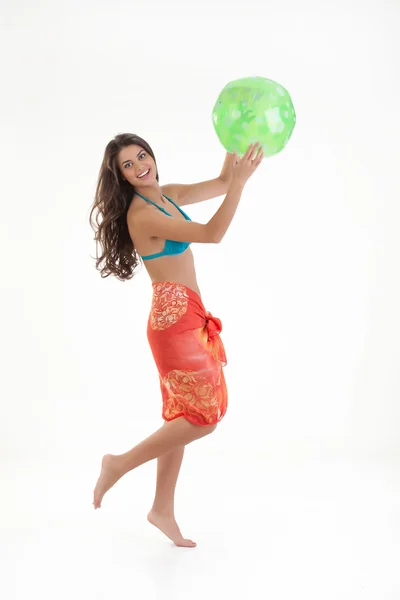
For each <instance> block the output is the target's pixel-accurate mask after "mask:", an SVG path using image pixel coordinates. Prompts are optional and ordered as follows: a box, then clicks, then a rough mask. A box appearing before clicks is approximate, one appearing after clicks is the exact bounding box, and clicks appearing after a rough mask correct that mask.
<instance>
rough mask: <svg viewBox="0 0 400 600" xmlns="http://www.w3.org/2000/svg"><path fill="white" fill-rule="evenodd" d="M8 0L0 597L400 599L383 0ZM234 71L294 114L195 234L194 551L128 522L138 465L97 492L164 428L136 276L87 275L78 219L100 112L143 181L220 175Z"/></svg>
mask: <svg viewBox="0 0 400 600" xmlns="http://www.w3.org/2000/svg"><path fill="white" fill-rule="evenodd" d="M1 9H2V10H1V12H2V25H1V42H0V44H1V46H0V50H1V62H2V69H1V71H2V92H1V100H0V102H1V116H0V119H1V146H0V148H1V156H0V158H1V165H2V178H1V188H2V189H1V219H0V227H1V229H0V236H1V237H0V239H1V247H2V248H1V250H2V252H1V255H2V259H3V260H2V276H1V305H2V311H1V315H2V323H1V341H2V343H1V366H2V375H1V405H0V409H1V413H0V451H1V455H0V461H1V462H0V467H1V473H2V478H1V500H0V504H1V505H3V508H2V510H1V513H0V533H1V536H0V537H1V540H2V541H1V542H0V560H1V561H2V562H1V563H0V569H2V570H3V575H2V576H1V580H0V591H2V592H4V597H5V598H7V599H9V600H14V599H18V600H20V599H21V600H22V598H24V599H25V598H27V597H30V598H39V597H40V598H43V599H44V598H46V599H47V598H55V597H56V598H58V599H61V598H62V599H63V598H71V597H74V598H85V600H86V599H92V598H93V599H96V600H98V599H102V598H110V597H118V598H119V599H122V598H143V599H145V598H146V599H147V598H149V599H152V598H168V599H169V598H171V599H174V600H175V599H176V600H179V599H180V598H187V597H188V596H189V597H191V598H192V599H194V600H197V598H203V597H204V596H207V597H209V598H210V599H214V598H218V599H219V598H225V597H229V596H230V595H232V594H233V593H235V592H238V593H239V594H240V596H241V597H243V598H247V597H248V598H255V597H257V598H267V597H271V598H273V599H274V600H281V599H282V600H283V599H286V598H293V597H297V598H303V597H304V598H307V599H308V600H311V599H314V598H315V599H317V598H318V599H320V598H322V597H323V598H324V599H325V600H330V599H331V598H332V599H333V598H334V599H335V600H336V599H337V598H339V597H340V598H341V600H345V599H346V600H347V599H350V598H351V599H352V600H355V599H357V600H358V599H363V600H364V599H366V598H368V599H369V598H371V599H372V598H374V599H376V598H378V597H379V598H380V599H382V600H396V599H399V598H400V582H399V578H398V576H396V568H397V567H398V560H399V557H400V543H399V533H400V509H399V501H400V478H399V467H400V442H399V427H400V421H399V420H400V408H399V398H400V378H399V372H400V369H399V367H400V351H399V339H400V317H399V309H398V307H399V306H400V286H399V267H398V264H399V251H400V243H399V237H398V230H399V217H400V209H399V195H400V185H399V177H398V172H399V168H398V163H399V158H400V156H399V151H398V138H399V134H400V125H399V117H398V106H399V102H400V84H399V54H400V44H399V38H398V31H399V26H400V5H399V3H398V1H396V0H392V1H390V0H384V1H382V0H370V1H369V2H368V3H365V2H361V0H355V1H354V2H351V3H348V2H345V1H344V0H338V1H337V2H335V3H330V4H328V3H321V2H317V0H306V1H304V2H302V3H298V2H295V1H294V0H291V1H290V0H288V1H287V2H285V3H283V4H282V3H278V2H274V3H272V2H261V0H260V1H259V2H256V1H255V0H248V1H247V2H239V1H236V0H235V1H231V2H228V0H226V1H224V0H218V1H215V2H202V3H200V4H199V5H194V4H192V2H190V1H187V2H183V0H182V2H162V1H161V0H155V1H153V2H151V1H147V2H145V1H144V0H141V1H139V2H135V1H129V2H128V1H122V0H116V1H115V2H113V3H112V4H111V3H110V2H105V1H104V0H96V1H92V0H80V1H78V0H72V1H69V2H60V1H56V2H49V1H43V0H42V1H41V2H40V3H39V2H38V1H36V2H29V1H28V0H25V1H21V0H17V1H15V0H14V1H13V2H10V1H9V2H6V1H5V0H3V1H2V3H1ZM253 75H254V76H255V75H258V76H261V77H268V78H271V79H274V80H275V81H278V82H279V83H281V84H282V85H283V86H285V87H286V88H287V89H288V91H289V93H290V94H291V97H292V100H293V103H294V107H295V110H296V114H297V124H296V127H295V130H294V132H293V135H292V138H291V140H290V142H289V144H288V145H287V147H286V148H285V150H284V151H283V152H282V153H281V154H279V155H277V156H275V157H273V158H270V159H266V160H265V161H264V162H263V164H262V165H261V167H260V168H259V169H258V171H257V173H256V174H255V175H254V177H253V178H252V179H251V180H250V181H249V183H248V185H247V186H246V188H245V191H244V194H243V198H242V201H241V204H240V206H239V209H238V211H237V214H236V216H235V219H234V221H233V223H232V225H231V227H230V229H229V230H228V233H227V234H226V236H225V238H224V239H223V241H222V243H221V244H220V245H209V246H206V245H194V246H192V248H193V251H194V253H195V259H196V265H197V273H198V281H199V285H200V289H201V292H202V296H203V300H204V303H205V305H206V307H207V309H208V310H210V311H211V312H212V313H213V314H214V315H216V316H218V317H220V318H221V320H222V322H223V332H222V338H223V341H224V344H225V348H226V352H227V356H228V365H227V367H226V368H225V376H226V379H227V382H228V386H229V409H228V412H227V415H226V417H225V419H224V420H223V421H222V423H221V424H220V425H219V427H218V429H217V431H216V433H215V434H213V435H212V436H209V437H207V438H205V439H203V440H201V441H199V442H196V443H194V444H192V445H190V446H189V447H188V448H187V450H186V456H185V459H184V464H183V467H182V472H181V476H180V480H179V483H178V489H177V506H176V508H177V519H178V522H179V523H180V524H181V528H182V530H183V533H184V534H186V535H188V536H189V537H191V538H192V539H195V540H196V541H197V542H198V547H197V548H196V549H195V550H187V549H177V548H175V547H172V546H171V544H170V543H169V541H168V540H166V539H165V538H163V537H162V536H161V534H159V533H158V531H156V530H154V531H153V530H152V529H151V527H150V525H148V524H147V522H146V519H145V515H146V511H147V509H148V508H150V505H151V501H152V497H153V496H152V495H153V492H154V481H155V462H151V463H147V464H146V465H143V466H142V467H140V468H139V469H137V471H135V472H133V473H130V474H129V475H128V476H127V477H126V478H125V479H123V480H121V482H119V483H118V484H117V486H115V488H113V489H112V490H111V491H110V492H109V494H108V495H107V496H106V497H105V499H104V502H103V507H102V509H101V511H96V512H95V511H93V507H92V506H91V502H92V490H93V487H94V484H95V481H96V479H97V475H98V471H99V467H100V461H101V457H102V455H103V454H104V453H105V452H112V453H120V452H124V451H126V450H127V449H129V448H130V447H132V446H133V445H134V444H136V443H138V442H139V441H140V440H141V439H143V438H144V437H147V436H148V435H149V434H150V433H152V432H153V431H154V430H155V429H157V428H158V427H159V426H160V425H161V398H160V392H159V384H158V378H157V372H156V369H155V365H154V363H153V359H152V356H151V353H150V349H149V347H148V343H147V338H146V324H147V317H148V313H149V308H150V300H151V285H150V280H149V278H148V276H147V274H146V271H145V269H144V268H142V269H141V270H140V271H139V272H138V274H137V275H135V277H134V278H133V279H132V280H131V281H129V282H124V283H122V282H120V281H118V280H117V279H115V278H112V277H110V278H108V279H102V278H101V277H100V274H99V272H98V271H96V269H95V261H94V259H93V258H92V257H94V256H95V252H96V249H95V243H94V241H93V235H94V234H93V232H92V229H91V228H90V226H89V222H88V217H89V211H90V207H91V205H92V202H93V200H94V193H95V187H96V183H97V177H98V174H99V170H100V164H101V161H102V158H103V154H104V150H105V147H106V145H107V143H108V142H109V141H110V139H112V138H113V137H114V136H115V135H116V134H118V133H123V132H130V133H137V134H138V135H140V136H141V137H143V138H145V139H146V140H147V141H148V142H149V143H150V145H151V146H152V148H153V150H154V152H155V155H156V159H157V163H158V166H159V173H160V183H161V184H164V183H168V182H181V183H190V182H194V181H200V180H205V179H210V178H213V177H216V176H217V175H218V174H219V172H220V169H221V166H222V163H223V160H224V156H225V151H224V149H223V148H222V146H221V145H220V143H219V141H218V138H217V136H216V134H215V131H214V129H213V125H212V121H211V111H212V108H213V106H214V103H215V101H216V99H217V97H218V95H219V93H220V91H221V89H222V88H223V87H224V86H225V85H226V84H227V83H228V82H229V81H231V80H233V79H237V78H241V77H247V76H253ZM221 200H222V199H221V198H219V199H215V200H211V201H209V202H207V203H204V204H202V205H197V206H190V207H188V209H187V212H188V213H189V214H190V216H191V218H192V219H193V220H198V221H201V222H205V221H206V220H208V219H209V218H210V217H211V216H212V215H213V214H214V212H215V211H216V209H217V208H218V206H219V204H220V202H221ZM2 596H3V593H2Z"/></svg>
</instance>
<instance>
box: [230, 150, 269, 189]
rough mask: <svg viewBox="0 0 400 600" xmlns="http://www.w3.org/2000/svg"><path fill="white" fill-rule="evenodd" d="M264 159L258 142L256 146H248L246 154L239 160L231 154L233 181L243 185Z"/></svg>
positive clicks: (235, 155)
mask: <svg viewBox="0 0 400 600" xmlns="http://www.w3.org/2000/svg"><path fill="white" fill-rule="evenodd" d="M263 158H264V151H263V148H262V146H261V144H260V143H259V142H257V143H256V144H250V146H249V147H248V149H247V151H246V154H244V155H243V156H242V158H239V157H238V156H237V154H236V152H233V172H232V179H233V181H237V182H240V183H241V184H243V185H244V184H245V183H246V181H247V180H248V179H249V177H251V176H252V175H253V173H254V171H255V170H256V169H257V167H258V165H259V164H260V163H261V161H262V159H263Z"/></svg>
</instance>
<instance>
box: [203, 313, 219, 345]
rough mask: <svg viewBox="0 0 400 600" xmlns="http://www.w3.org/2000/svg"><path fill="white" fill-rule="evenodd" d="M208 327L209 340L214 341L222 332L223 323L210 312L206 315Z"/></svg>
mask: <svg viewBox="0 0 400 600" xmlns="http://www.w3.org/2000/svg"><path fill="white" fill-rule="evenodd" d="M206 327H207V334H208V339H209V340H214V339H215V338H216V337H217V336H218V335H219V334H220V333H221V331H222V323H221V320H220V319H217V317H213V316H212V314H211V313H210V312H207V313H206Z"/></svg>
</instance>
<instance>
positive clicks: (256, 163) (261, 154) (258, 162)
mask: <svg viewBox="0 0 400 600" xmlns="http://www.w3.org/2000/svg"><path fill="white" fill-rule="evenodd" d="M263 158H264V151H263V150H261V153H260V155H259V156H258V157H257V158H256V161H255V165H256V167H258V165H260V164H261V163H262V161H263Z"/></svg>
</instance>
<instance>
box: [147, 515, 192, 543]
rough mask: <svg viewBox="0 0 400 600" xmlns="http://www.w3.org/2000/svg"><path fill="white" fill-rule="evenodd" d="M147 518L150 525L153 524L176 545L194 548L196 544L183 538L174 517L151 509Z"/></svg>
mask: <svg viewBox="0 0 400 600" xmlns="http://www.w3.org/2000/svg"><path fill="white" fill-rule="evenodd" d="M147 520H148V522H149V523H151V524H152V525H155V527H157V528H158V529H159V530H160V531H162V532H163V533H164V534H165V535H166V536H167V537H169V539H170V540H172V541H173V542H174V544H175V545H176V546H184V547H185V548H194V547H195V546H196V545H197V544H196V542H192V540H187V539H185V538H184V537H183V536H182V534H181V532H180V529H179V527H178V525H177V522H176V521H175V519H174V517H168V516H164V515H162V514H160V513H157V512H155V511H154V510H151V511H150V512H149V514H148V515H147Z"/></svg>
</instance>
